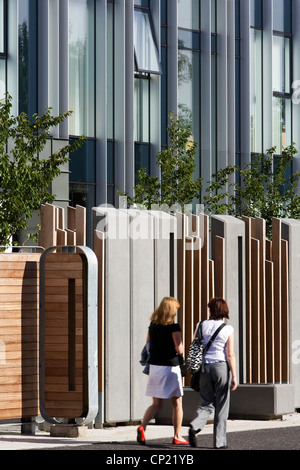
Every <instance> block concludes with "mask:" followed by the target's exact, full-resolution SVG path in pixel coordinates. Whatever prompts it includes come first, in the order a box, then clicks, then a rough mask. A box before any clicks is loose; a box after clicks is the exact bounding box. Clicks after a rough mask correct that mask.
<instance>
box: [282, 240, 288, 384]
mask: <svg viewBox="0 0 300 470" xmlns="http://www.w3.org/2000/svg"><path fill="white" fill-rule="evenodd" d="M281 301H282V303H281V325H282V346H281V347H282V378H281V380H282V382H288V381H289V307H288V242H287V241H286V240H281Z"/></svg>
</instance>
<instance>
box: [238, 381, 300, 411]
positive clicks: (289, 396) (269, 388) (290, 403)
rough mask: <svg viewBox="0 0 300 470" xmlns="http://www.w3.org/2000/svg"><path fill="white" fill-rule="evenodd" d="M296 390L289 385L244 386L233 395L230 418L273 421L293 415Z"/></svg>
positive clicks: (239, 387)
mask: <svg viewBox="0 0 300 470" xmlns="http://www.w3.org/2000/svg"><path fill="white" fill-rule="evenodd" d="M294 402H295V388H294V386H293V385H289V384H257V385H256V384H244V385H239V386H238V388H237V389H236V390H235V391H234V392H233V393H232V394H231V400H230V417H232V418H244V419H245V418H252V419H253V418H261V419H263V418H264V419H271V418H274V417H276V416H281V415H283V414H287V413H293V412H294V411H295V409H294Z"/></svg>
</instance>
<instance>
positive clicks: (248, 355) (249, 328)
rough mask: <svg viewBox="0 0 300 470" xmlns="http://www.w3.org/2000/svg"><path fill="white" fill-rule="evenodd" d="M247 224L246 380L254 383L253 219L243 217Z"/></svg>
mask: <svg viewBox="0 0 300 470" xmlns="http://www.w3.org/2000/svg"><path fill="white" fill-rule="evenodd" d="M242 220H243V221H244V223H245V265H246V266H245V269H246V273H245V282H246V308H245V312H246V368H247V371H246V380H247V382H248V383H251V382H252V315H251V311H252V306H251V299H252V294H251V219H250V218H249V217H242Z"/></svg>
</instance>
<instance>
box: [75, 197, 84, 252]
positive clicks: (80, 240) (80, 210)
mask: <svg viewBox="0 0 300 470" xmlns="http://www.w3.org/2000/svg"><path fill="white" fill-rule="evenodd" d="M75 223H76V244H77V245H78V246H85V245H86V208H85V207H82V206H78V205H77V206H76V222H75Z"/></svg>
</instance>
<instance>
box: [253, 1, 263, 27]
mask: <svg viewBox="0 0 300 470" xmlns="http://www.w3.org/2000/svg"><path fill="white" fill-rule="evenodd" d="M262 2H263V0H250V26H253V27H254V28H262V27H263V8H262V7H263V4H262Z"/></svg>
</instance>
